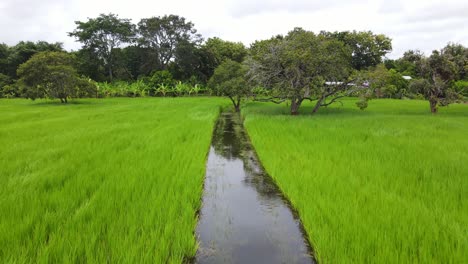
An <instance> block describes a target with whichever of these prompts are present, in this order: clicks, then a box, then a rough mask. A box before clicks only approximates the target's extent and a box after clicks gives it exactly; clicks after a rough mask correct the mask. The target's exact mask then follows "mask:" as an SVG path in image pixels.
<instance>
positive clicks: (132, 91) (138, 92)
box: [98, 80, 150, 97]
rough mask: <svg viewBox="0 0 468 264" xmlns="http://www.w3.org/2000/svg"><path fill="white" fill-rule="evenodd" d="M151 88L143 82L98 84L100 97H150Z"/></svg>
mask: <svg viewBox="0 0 468 264" xmlns="http://www.w3.org/2000/svg"><path fill="white" fill-rule="evenodd" d="M149 91H150V86H148V85H147V84H146V83H145V82H144V81H143V80H138V81H135V82H131V83H128V82H124V81H118V82H114V83H107V82H104V83H98V96H99V97H142V96H147V95H149Z"/></svg>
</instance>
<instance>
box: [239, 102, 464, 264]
mask: <svg viewBox="0 0 468 264" xmlns="http://www.w3.org/2000/svg"><path fill="white" fill-rule="evenodd" d="M302 111H303V112H302V114H304V115H302V116H297V117H291V116H289V115H287V113H288V109H287V108H286V107H285V106H284V105H282V106H281V105H280V106H277V105H270V104H262V103H250V104H249V105H248V106H247V107H246V108H244V110H243V113H244V115H245V118H246V120H245V125H246V128H247V130H248V133H249V136H250V137H251V139H252V142H253V145H254V146H255V148H256V150H257V152H258V154H259V157H260V160H261V161H262V163H263V165H264V166H265V168H266V170H267V172H268V173H269V174H270V175H271V176H272V177H273V178H274V179H275V180H276V181H277V183H278V185H279V186H280V188H281V189H282V190H283V192H284V193H285V194H286V196H287V197H288V198H289V199H290V200H291V202H292V204H293V205H294V207H295V208H296V209H297V210H298V211H299V214H300V217H301V220H302V222H303V224H304V226H305V229H306V231H307V233H308V237H309V239H310V241H311V243H312V246H313V248H314V250H315V253H316V255H317V258H318V260H319V262H321V263H350V262H353V263H466V261H467V260H468V105H450V106H449V107H448V108H441V109H440V113H439V114H438V115H437V116H433V115H431V114H430V113H429V105H428V103H427V102H423V101H401V100H374V101H371V102H370V103H369V108H368V109H367V110H365V111H360V110H359V109H357V108H356V107H355V105H354V101H353V100H347V101H345V104H344V106H343V107H341V106H339V105H337V106H334V107H330V108H328V109H321V110H320V111H319V113H318V114H317V115H315V116H311V115H305V114H306V113H307V112H309V113H310V112H311V105H306V106H305V108H304V109H303V110H302Z"/></svg>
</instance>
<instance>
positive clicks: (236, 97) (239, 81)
mask: <svg viewBox="0 0 468 264" xmlns="http://www.w3.org/2000/svg"><path fill="white" fill-rule="evenodd" d="M246 74H247V67H246V66H245V65H243V64H241V63H239V62H237V61H232V60H226V61H224V62H223V63H221V65H219V66H218V67H217V68H216V70H215V72H214V74H213V76H212V77H211V78H210V81H209V82H208V87H210V88H211V89H213V90H214V91H215V92H216V93H217V94H218V95H222V96H227V97H228V98H229V99H230V100H231V102H232V104H233V106H234V109H235V111H236V112H239V111H240V104H241V101H242V98H244V97H246V96H248V95H249V93H250V88H249V84H248V82H247V79H246Z"/></svg>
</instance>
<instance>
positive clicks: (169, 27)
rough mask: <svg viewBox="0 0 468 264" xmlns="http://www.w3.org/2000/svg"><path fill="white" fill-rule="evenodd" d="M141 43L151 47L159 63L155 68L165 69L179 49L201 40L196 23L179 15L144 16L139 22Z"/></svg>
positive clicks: (148, 47) (150, 49)
mask: <svg viewBox="0 0 468 264" xmlns="http://www.w3.org/2000/svg"><path fill="white" fill-rule="evenodd" d="M138 34H139V44H140V45H141V46H142V47H144V48H147V49H149V51H150V52H151V53H153V54H154V55H153V56H151V57H149V58H150V59H155V60H157V61H156V64H157V65H158V68H157V69H154V70H165V69H167V67H168V65H169V63H170V62H171V61H174V60H175V59H176V56H177V49H181V48H182V47H180V46H181V45H184V48H186V47H187V46H190V45H197V44H199V43H200V42H201V40H202V39H201V35H200V34H197V30H196V29H195V27H194V24H193V23H192V22H190V21H186V20H185V18H184V17H180V16H177V15H165V16H162V17H151V18H144V19H142V20H141V21H140V22H139V23H138Z"/></svg>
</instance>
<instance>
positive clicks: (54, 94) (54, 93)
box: [18, 52, 92, 103]
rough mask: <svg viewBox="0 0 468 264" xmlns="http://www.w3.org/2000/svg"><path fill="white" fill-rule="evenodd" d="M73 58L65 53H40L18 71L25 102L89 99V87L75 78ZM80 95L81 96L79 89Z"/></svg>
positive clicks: (87, 83) (76, 75)
mask: <svg viewBox="0 0 468 264" xmlns="http://www.w3.org/2000/svg"><path fill="white" fill-rule="evenodd" d="M73 65H74V58H73V57H72V56H71V55H69V54H67V53H64V52H40V53H37V54H35V55H34V56H32V57H31V59H29V60H28V61H27V62H25V63H23V64H21V65H20V67H19V68H18V76H19V77H20V79H19V83H20V85H21V86H22V87H23V89H22V93H23V95H24V96H25V97H26V98H30V99H32V100H34V99H36V98H58V99H60V101H62V102H64V103H66V102H67V100H68V98H76V97H79V96H80V95H88V92H89V91H90V89H91V88H90V87H92V84H91V83H89V82H83V81H81V80H80V78H79V77H78V74H77V73H76V70H75V68H74V67H73ZM81 88H83V89H84V90H81V92H82V94H80V89H81Z"/></svg>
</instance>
